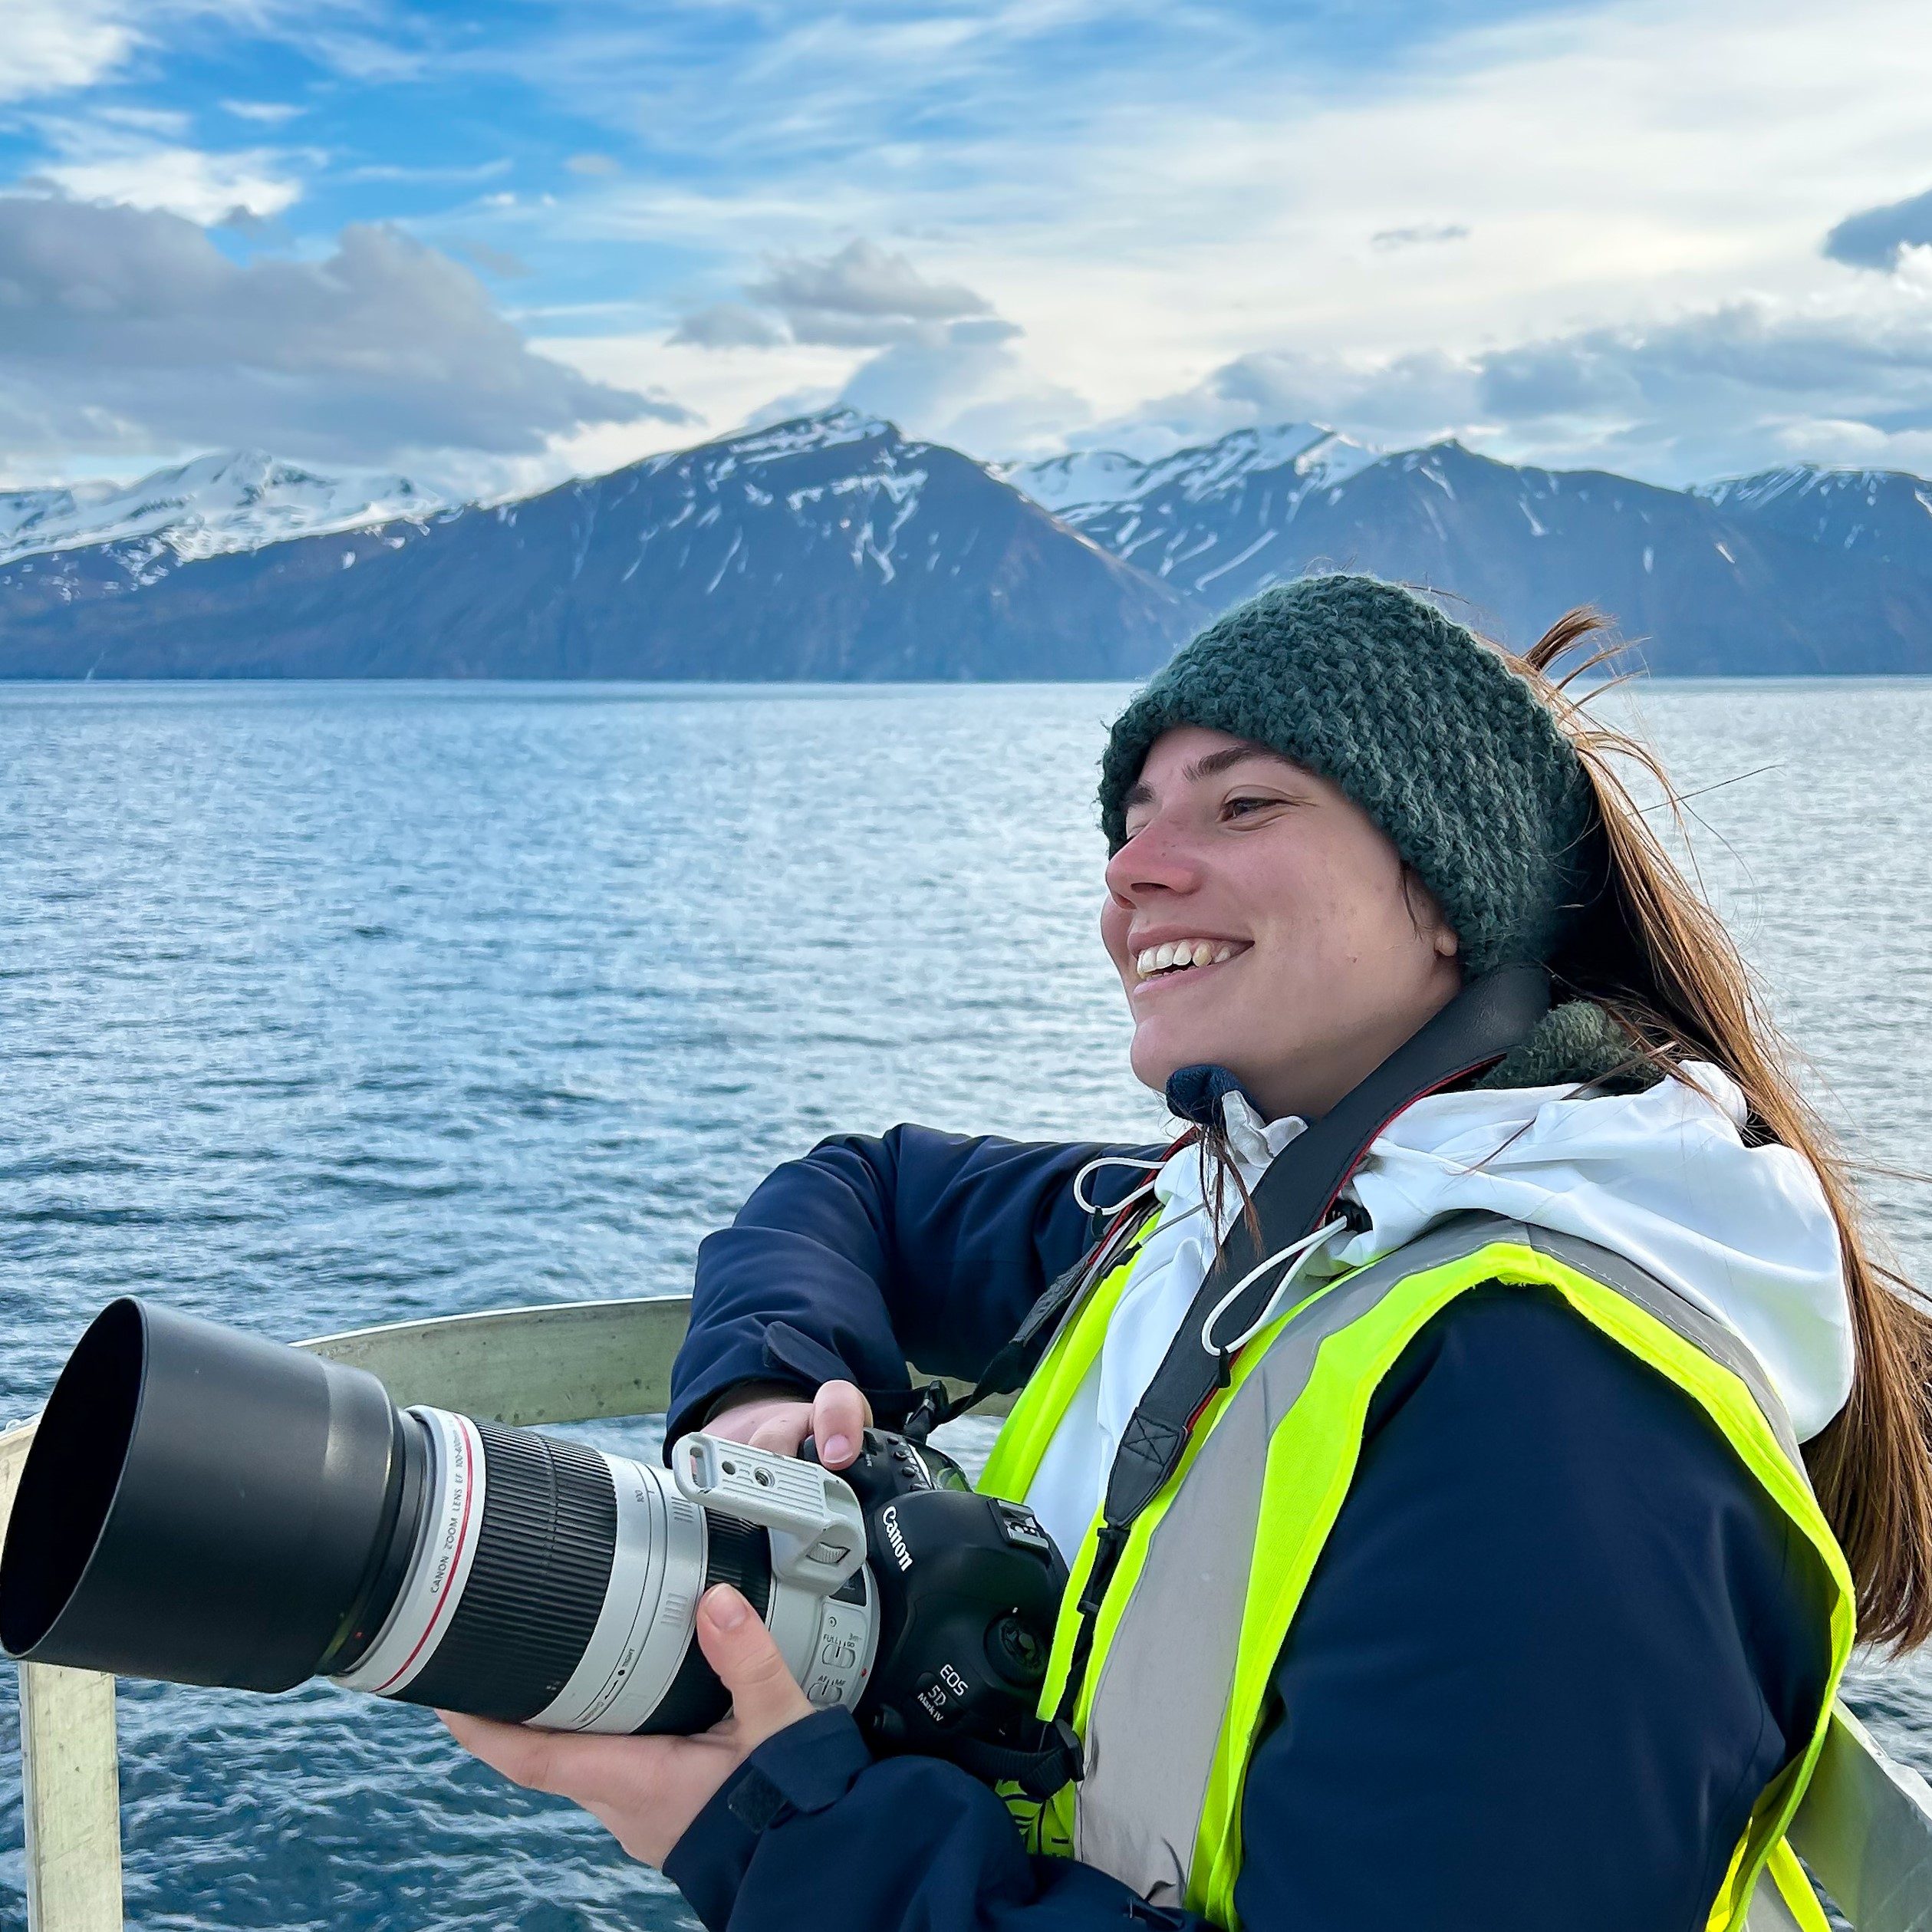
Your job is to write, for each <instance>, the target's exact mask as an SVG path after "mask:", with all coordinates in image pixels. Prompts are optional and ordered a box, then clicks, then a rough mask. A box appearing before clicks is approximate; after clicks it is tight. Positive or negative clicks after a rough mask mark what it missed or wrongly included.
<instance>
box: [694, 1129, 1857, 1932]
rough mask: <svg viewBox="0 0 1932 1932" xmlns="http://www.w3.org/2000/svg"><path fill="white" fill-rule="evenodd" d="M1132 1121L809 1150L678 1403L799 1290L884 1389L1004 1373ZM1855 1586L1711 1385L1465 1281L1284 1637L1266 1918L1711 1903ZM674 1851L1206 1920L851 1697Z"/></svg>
mask: <svg viewBox="0 0 1932 1932" xmlns="http://www.w3.org/2000/svg"><path fill="white" fill-rule="evenodd" d="M1102 1151H1115V1152H1118V1151H1125V1150H1119V1149H1107V1150H1104V1149H1101V1148H1099V1147H1028V1146H1020V1145H1017V1144H1014V1143H1012V1142H1009V1141H1001V1140H963V1139H959V1138H958V1137H954V1136H952V1135H948V1134H936V1133H934V1132H932V1131H930V1130H928V1129H926V1128H923V1127H898V1128H895V1129H894V1131H892V1132H891V1133H890V1134H887V1135H885V1136H884V1137H883V1138H880V1139H877V1140H873V1139H864V1138H859V1137H848V1138H844V1139H839V1140H828V1141H827V1142H825V1143H824V1144H823V1145H821V1146H820V1147H818V1148H816V1149H815V1150H814V1151H813V1152H812V1153H811V1154H810V1155H809V1156H808V1157H806V1158H805V1160H799V1161H795V1162H792V1163H790V1164H788V1165H787V1166H785V1167H782V1168H780V1169H779V1170H778V1171H777V1172H776V1173H774V1174H773V1175H772V1176H771V1177H770V1178H769V1179H768V1180H766V1181H765V1183H763V1184H762V1186H761V1187H759V1189H758V1190H757V1192H756V1193H754V1194H753V1195H752V1198H751V1199H750V1200H749V1202H747V1203H746V1204H745V1208H744V1210H743V1212H742V1213H741V1214H740V1215H739V1217H738V1219H737V1222H736V1224H735V1225H734V1226H732V1227H731V1228H729V1229H725V1230H723V1231H722V1232H721V1233H717V1234H714V1235H713V1236H711V1237H710V1238H709V1239H708V1240H707V1241H706V1242H705V1243H704V1244H703V1247H702V1248H701V1249H700V1250H699V1260H698V1274H697V1289H696V1297H695V1300H694V1303H693V1321H692V1327H691V1333H690V1339H689V1340H688V1341H686V1345H685V1347H684V1349H683V1352H682V1353H681V1354H680V1356H679V1358H678V1361H677V1365H676V1371H675V1374H674V1377H673V1403H672V1407H673V1420H672V1425H671V1427H672V1433H673V1436H675V1434H676V1433H678V1432H680V1431H681V1430H683V1429H686V1428H690V1427H695V1426H696V1425H697V1424H698V1423H699V1422H701V1420H703V1416H704V1414H706V1411H707V1410H708V1409H709V1407H710V1405H711V1404H712V1403H713V1400H715V1399H716V1397H717V1396H719V1394H722V1393H723V1392H725V1391H727V1390H729V1388H730V1387H732V1386H733V1385H734V1384H737V1383H739V1382H742V1381H749V1380H754V1379H757V1380H765V1379H771V1378H772V1375H773V1371H772V1367H771V1364H770V1363H769V1361H768V1359H767V1358H766V1356H765V1351H764V1348H763V1330H764V1328H765V1325H766V1324H767V1323H768V1322H770V1321H775V1320H779V1319H782V1320H783V1321H787V1322H788V1323H790V1324H791V1325H792V1326H793V1327H795V1328H798V1329H799V1330H800V1331H803V1332H804V1333H805V1334H806V1335H809V1336H811V1338H814V1339H815V1341H818V1342H819V1343H821V1345H823V1346H824V1348H828V1349H829V1350H830V1351H831V1352H832V1353H834V1354H836V1355H837V1356H838V1358H839V1359H840V1360H841V1361H843V1362H844V1364H846V1366H847V1367H848V1369H849V1370H850V1371H851V1376H852V1379H853V1380H854V1381H857V1382H859V1383H861V1384H868V1385H872V1386H884V1385H889V1384H903V1381H904V1368H903V1364H904V1362H905V1361H906V1359H907V1358H908V1357H910V1358H912V1359H913V1360H914V1361H917V1362H918V1363H919V1364H920V1366H921V1367H922V1368H930V1369H935V1370H940V1371H944V1372H946V1373H949V1374H956V1375H960V1376H969V1375H973V1374H976V1372H977V1371H978V1370H979V1368H982V1366H983V1365H984V1364H985V1363H986V1361H987V1359H988V1358H989V1357H990V1356H991V1354H992V1352H993V1351H995V1350H996V1348H999V1345H1001V1344H1002V1342H1004V1341H1005V1340H1006V1339H1007V1338H1008V1337H1009V1335H1011V1333H1012V1331H1013V1329H1014V1328H1015V1326H1017V1325H1018V1323H1019V1319H1020V1318H1021V1316H1022V1315H1024V1314H1025V1311H1026V1310H1027V1308H1029V1306H1030V1305H1032V1302H1033V1300H1034V1298H1035V1297H1036V1296H1037V1295H1038V1293H1039V1292H1040V1291H1041V1290H1042V1288H1043V1287H1044V1286H1045V1284H1046V1283H1047V1282H1048V1281H1050V1280H1051V1279H1052V1278H1053V1277H1054V1276H1055V1275H1056V1274H1058V1272H1060V1271H1061V1269H1064V1268H1065V1267H1067V1266H1068V1265H1070V1264H1071V1262H1073V1261H1074V1260H1075V1259H1076V1258H1077V1256H1078V1254H1079V1252H1081V1249H1082V1247H1083V1246H1084V1243H1085V1241H1086V1240H1087V1239H1088V1222H1087V1218H1086V1217H1085V1216H1084V1215H1083V1214H1082V1213H1081V1210H1080V1209H1079V1208H1078V1206H1077V1205H1076V1204H1075V1203H1074V1201H1073V1200H1072V1196H1071V1187H1070V1185H1069V1183H1071V1179H1072V1177H1073V1175H1074V1173H1075V1171H1076V1170H1078V1168H1079V1167H1080V1166H1081V1163H1083V1162H1084V1161H1085V1160H1088V1159H1090V1158H1091V1157H1092V1156H1093V1155H1094V1154H1096V1153H1099V1152H1102ZM1135 1151H1140V1152H1147V1151H1150V1150H1135ZM1151 1151H1155V1152H1157V1151H1158V1150H1151ZM1824 1605H1825V1580H1824V1578H1823V1577H1822V1575H1821V1574H1820V1573H1819V1568H1818V1564H1817V1562H1816V1558H1815V1556H1814V1555H1813V1554H1812V1552H1811V1550H1810V1549H1809V1545H1806V1544H1805V1543H1804V1542H1803V1541H1802V1539H1799V1537H1798V1536H1796V1535H1795V1534H1794V1533H1793V1532H1792V1531H1791V1530H1790V1529H1789V1528H1788V1526H1786V1522H1785V1520H1784V1519H1783V1518H1782V1516H1781V1515H1780V1514H1779V1512H1777V1511H1776V1509H1773V1508H1772V1506H1770V1504H1769V1502H1767V1501H1766V1499H1764V1498H1763V1497H1762V1494H1761V1493H1760V1492H1759V1490H1758V1489H1757V1488H1756V1485H1755V1484H1754V1483H1753V1481H1752V1480H1751V1479H1749V1477H1748V1476H1746V1473H1744V1471H1743V1470H1742V1468H1741V1467H1740V1466H1739V1463H1737V1460H1736V1456H1735V1455H1734V1453H1733V1451H1732V1450H1731V1449H1730V1446H1729V1445H1728V1443H1726V1441H1725V1440H1724V1439H1723V1437H1722V1436H1721V1434H1720V1433H1719V1432H1718V1430H1716V1427H1715V1426H1714V1425H1713V1423H1711V1422H1710V1420H1709V1419H1708V1418H1707V1417H1706V1416H1705V1415H1704V1414H1703V1411H1702V1410H1700V1409H1699V1408H1697V1407H1696V1405H1695V1404H1693V1403H1691V1402H1690V1400H1688V1399H1687V1397H1684V1395H1683V1394H1681V1393H1680V1391H1678V1390H1677V1389H1676V1388H1675V1387H1672V1386H1671V1385H1670V1384H1668V1383H1667V1382H1666V1381H1664V1380H1663V1378H1662V1377H1659V1376H1657V1375H1656V1374H1654V1373H1653V1372H1652V1371H1650V1370H1648V1369H1647V1368H1644V1366H1643V1365H1642V1364H1641V1363H1639V1362H1637V1361H1636V1360H1634V1358H1632V1357H1631V1356H1630V1355H1629V1354H1628V1353H1626V1352H1625V1351H1623V1350H1622V1349H1620V1348H1618V1347H1617V1346H1615V1345H1614V1344H1613V1343H1611V1342H1609V1341H1606V1340H1605V1339H1604V1338H1602V1337H1601V1336H1600V1335H1598V1334H1597V1332H1596V1331H1595V1330H1594V1329H1593V1328H1591V1327H1589V1326H1588V1325H1587V1324H1585V1323H1584V1322H1582V1321H1578V1319H1577V1318H1575V1316H1574V1315H1572V1314H1571V1313H1569V1312H1568V1310H1567V1309H1565V1308H1564V1307H1562V1305H1560V1304H1559V1303H1558V1301H1557V1300H1556V1299H1555V1297H1553V1296H1552V1295H1545V1294H1544V1293H1543V1292H1540V1291H1537V1290H1525V1289H1520V1288H1512V1289H1503V1288H1502V1287H1500V1286H1497V1285H1492V1286H1490V1287H1489V1288H1485V1289H1476V1290H1474V1291H1473V1292H1470V1293H1469V1294H1466V1295H1463V1296H1461V1297H1460V1298H1457V1299H1456V1301H1455V1302H1453V1303H1452V1304H1451V1305H1450V1307H1449V1308H1447V1310H1445V1311H1444V1312H1443V1314H1442V1315H1440V1316H1439V1317H1438V1318H1437V1319H1436V1320H1435V1321H1433V1323H1431V1324H1430V1326H1429V1327H1428V1328H1426V1329H1425V1330H1424V1331H1423V1332H1422V1333H1421V1334H1420V1335H1418V1336H1417V1338H1416V1340H1415V1341H1414V1342H1413V1343H1412V1344H1411V1345H1410V1348H1408V1350H1407V1352H1406V1354H1404V1356H1403V1357H1402V1358H1401V1360H1400V1362H1399V1363H1398V1364H1397V1366H1396V1368H1395V1369H1394V1371H1393V1372H1392V1373H1391V1374H1390V1375H1389V1377H1387V1380H1386V1381H1385V1382H1384V1384H1383V1386H1382V1387H1381V1389H1380V1390H1379V1391H1377V1395H1376V1397H1375V1400H1374V1404H1373V1405H1372V1407H1371V1410H1370V1414H1369V1417H1368V1431H1367V1437H1366V1440H1365V1441H1364V1446H1363V1450H1362V1455H1361V1463H1360V1465H1359V1466H1358V1470H1357V1473H1356V1476H1355V1479H1354V1486H1353V1487H1352V1488H1351V1490H1350V1492H1349V1495H1348V1501H1347V1502H1346V1503H1345V1505H1344V1506H1343V1508H1342V1510H1341V1514H1340V1516H1338V1519H1337V1521H1336V1522H1335V1527H1334V1529H1333V1531H1332V1532H1331V1535H1330V1536H1329V1539H1328V1544H1327V1545H1326V1547H1325V1549H1324V1550H1323V1552H1322V1554H1321V1560H1320V1562H1319V1563H1318V1565H1317V1568H1316V1569H1315V1574H1314V1575H1313V1576H1312V1578H1310V1580H1309V1582H1308V1588H1307V1591H1306V1594H1305V1598H1304V1599H1303V1601H1302V1606H1301V1608H1300V1611H1299V1612H1298V1614H1297V1617H1296V1618H1295V1624H1294V1627H1293V1628H1292V1631H1290V1633H1289V1639H1288V1641H1287V1643H1286V1644H1285V1647H1284V1648H1283V1650H1282V1655H1281V1658H1280V1660H1279V1664H1277V1666H1276V1669H1275V1679H1274V1695H1273V1697H1272V1700H1271V1704H1270V1710H1269V1718H1268V1721H1267V1724H1266V1729H1265V1730H1264V1733H1263V1734H1262V1738H1261V1739H1260V1742H1259V1744H1258V1745H1257V1746H1256V1750H1255V1753H1254V1756H1253V1759H1252V1763H1251V1765H1250V1768H1249V1777H1248V1782H1247V1786H1246V1792H1245V1793H1244V1795H1243V1799H1242V1834H1243V1839H1244V1844H1245V1848H1246V1858H1245V1863H1244V1865H1243V1868H1242V1875H1241V1878H1240V1879H1239V1884H1238V1885H1237V1888H1236V1907H1237V1909H1238V1911H1239V1914H1240V1917H1241V1920H1242V1924H1243V1926H1244V1927H1246V1928H1247V1932H1398V1928H1399V1932H1416V1928H1418V1927H1422V1928H1427V1932H1548V1928H1549V1926H1550V1925H1552V1924H1555V1923H1558V1922H1561V1923H1562V1924H1564V1925H1565V1927H1568V1928H1570V1932H1629V1929H1630V1928H1631V1927H1634V1926H1637V1927H1644V1928H1646V1932H1701V1928H1702V1927H1703V1924H1704V1920H1705V1918H1706V1917H1707V1914H1708V1912H1709V1910H1710V1901H1711V1900H1712V1899H1713V1897H1715V1895H1716V1891H1717V1887H1718V1884H1719V1883H1720V1881H1721V1880H1722V1878H1723V1874H1724V1871H1725V1868H1726V1864H1727V1862H1728V1861H1729V1858H1730V1853H1731V1851H1732V1849H1733V1847H1734V1846H1735V1845H1736V1842H1737V1840H1738V1838H1739V1836H1740V1835H1742V1833H1743V1829H1744V1825H1745V1821H1746V1817H1747V1815H1748V1814H1749V1810H1750V1808H1751V1805H1752V1802H1753V1799H1755V1798H1756V1795H1757V1794H1758V1792H1759V1791H1760V1790H1761V1789H1762V1788H1763V1786H1765V1784H1766V1782H1769V1779H1771V1778H1772V1777H1773V1776H1775V1775H1776V1773H1777V1772H1778V1771H1779V1769H1780V1768H1781V1767H1782V1766H1783V1765H1784V1764H1785V1763H1786V1761H1787V1760H1788V1759H1789V1758H1790V1757H1791V1756H1792V1754H1793V1753H1795V1752H1796V1751H1798V1750H1799V1749H1802V1746H1803V1744H1804V1743H1805V1739H1807V1738H1808V1737H1809V1734H1810V1732H1811V1730H1812V1725H1813V1723H1814V1722H1815V1719H1816V1716H1817V1713H1818V1706H1819V1703H1820V1700H1821V1699H1822V1696H1823V1692H1824V1685H1825V1678H1826V1674H1827V1666H1828V1658H1827V1657H1826V1654H1825V1638H1824V1633H1825V1627H1826V1619H1825V1608H1824ZM666 1871H667V1872H668V1874H670V1877H671V1878H672V1879H673V1881H675V1882H676V1884H677V1885H678V1886H679V1887H680V1889H681V1890H682V1891H683V1893H684V1894H685V1897H686V1899H687V1900H689V1901H690V1904H691V1905H692V1907H693V1909H694V1910H695V1911H696V1912H697V1914H698V1915H699V1917H700V1918H702V1919H703V1921H704V1923H705V1924H706V1925H707V1926H708V1927H712V1928H713V1932H722V1928H724V1927H729V1928H731V1932H780V1928H783V1932H901V1928H903V1932H913V1928H917V1932H1099V1928H1101V1927H1109V1928H1111V1927H1126V1926H1129V1925H1154V1926H1170V1927H1193V1926H1196V1925H1199V1924H1201V1923H1202V1922H1201V1921H1200V1920H1196V1919H1194V1918H1192V1917H1189V1916H1188V1915H1187V1914H1181V1913H1177V1912H1168V1911H1160V1910H1157V1909H1156V1908H1154V1907H1149V1906H1147V1905H1145V1904H1143V1903H1142V1902H1141V1901H1140V1900H1138V1899H1137V1897H1135V1896H1134V1894H1132V1893H1131V1891H1129V1890H1128V1889H1127V1887H1126V1886H1124V1884H1121V1883H1120V1882H1119V1881H1117V1880H1115V1879H1114V1878H1109V1877H1108V1876H1107V1875H1106V1874H1104V1873H1102V1872H1100V1871H1096V1870H1094V1869H1093V1868H1091V1867H1089V1866H1085V1865H1079V1864H1077V1863H1075V1862H1074V1861H1071V1860H1068V1859H1056V1858H1029V1857H1028V1856H1027V1855H1025V1852H1024V1851H1023V1850H1022V1846H1021V1843H1020V1841H1019V1836H1018V1835H1017V1833H1016V1832H1015V1830H1014V1828H1013V1827H1012V1825H1011V1823H1010V1822H1009V1818H1008V1816H1007V1813H1006V1812H1005V1807H1004V1806H1003V1805H1002V1804H1001V1802H1000V1801H999V1799H997V1798H996V1797H995V1796H994V1795H993V1794H992V1792H991V1791H990V1790H989V1789H987V1788H986V1786H982V1785H980V1784H979V1783H976V1782H975V1781H974V1780H973V1779H972V1778H970V1777H969V1776H967V1775H966V1772H963V1771H961V1770H959V1769H956V1767H954V1766H951V1765H949V1764H945V1763H942V1762H938V1761H936V1760H935V1759H929V1758H917V1757H910V1758H898V1759H887V1760H884V1761H882V1762H877V1763H874V1762H872V1761H871V1759H869V1758H868V1756H867V1753H866V1750H865V1747H864V1744H863V1743H862V1741H861V1738H860V1736H859V1733H858V1732H857V1729H856V1727H855V1726H854V1725H853V1723H852V1722H851V1720H850V1718H848V1716H846V1715H845V1714H844V1713H842V1712H835V1711H834V1712H821V1713H818V1714H817V1715H815V1716H812V1717H811V1718H808V1719H807V1720H805V1721H804V1722H802V1723H798V1724H796V1725H795V1726H792V1728H791V1729H789V1730H786V1731H784V1732H782V1733H780V1734H779V1735H778V1736H776V1737H775V1738H772V1739H770V1740H769V1741H768V1742H767V1743H765V1745H763V1746H761V1747H760V1749H759V1750H757V1751H756V1752H755V1753H753V1754H752V1756H751V1757H750V1758H749V1759H748V1760H747V1761H746V1762H745V1764H744V1765H743V1766H741V1767H740V1768H739V1770H738V1772H736V1774H735V1775H734V1776H733V1777H732V1779H731V1780H730V1781H729V1782H728V1783H727V1784H726V1786H725V1788H724V1789H722V1791H720V1792H719V1793H718V1795H717V1796H716V1798H715V1799H713V1801H712V1802H711V1803H710V1805H708V1806H707V1807H706V1809H705V1811H704V1812H703V1813H702V1814H701V1815H699V1818H697V1820H696V1822H694V1823H693V1825H692V1826H691V1827H690V1829H689V1830H688V1831H687V1832H686V1834H685V1835H684V1836H683V1838H682V1839H680V1841H679V1843H678V1845H676V1848H675V1849H674V1850H673V1853H672V1855H671V1857H670V1860H669V1861H668V1862H667V1865H666Z"/></svg>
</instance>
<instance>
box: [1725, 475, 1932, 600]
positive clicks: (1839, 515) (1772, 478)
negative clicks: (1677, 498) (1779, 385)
mask: <svg viewBox="0 0 1932 1932" xmlns="http://www.w3.org/2000/svg"><path fill="white" fill-rule="evenodd" d="M1691 493H1692V495H1696V496H1700V497H1702V498H1703V499H1704V501H1705V502H1707V503H1710V504H1713V505H1715V506H1716V508H1717V509H1720V510H1722V511H1723V512H1725V513H1726V515H1730V516H1733V517H1736V518H1739V519H1748V520H1749V522H1752V523H1754V524H1756V525H1758V526H1759V528H1763V529H1767V530H1776V531H1779V532H1782V533H1783V534H1784V535H1789V536H1792V537H1795V538H1799V540H1800V541H1803V542H1806V543H1809V544H1813V545H1817V546H1818V548H1821V549H1829V550H1835V551H1841V552H1842V553H1843V554H1844V555H1846V556H1850V557H1859V558H1865V559H1867V560H1868V561H1872V562H1876V563H1880V564H1892V565H1895V566H1897V567H1898V568H1901V569H1905V570H1909V571H1914V572H1917V573H1923V572H1927V571H1932V483H1929V482H1927V481H1926V480H1925V479H1924V477H1922V476H1906V475H1904V474H1903V473H1902V472H1900V471H1897V470H1894V469H1820V468H1818V466H1817V465H1816V464H1815V463H1793V464H1792V465H1790V466H1788V467H1786V468H1785V469H1767V470H1765V471H1762V472H1760V473H1759V475H1757V476H1738V477H1733V478H1730V479H1727V480H1726V481H1725V482H1717V483H1700V485H1697V488H1696V489H1694V490H1693V492H1691Z"/></svg>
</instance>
